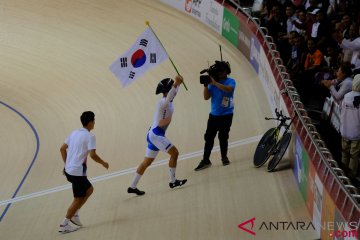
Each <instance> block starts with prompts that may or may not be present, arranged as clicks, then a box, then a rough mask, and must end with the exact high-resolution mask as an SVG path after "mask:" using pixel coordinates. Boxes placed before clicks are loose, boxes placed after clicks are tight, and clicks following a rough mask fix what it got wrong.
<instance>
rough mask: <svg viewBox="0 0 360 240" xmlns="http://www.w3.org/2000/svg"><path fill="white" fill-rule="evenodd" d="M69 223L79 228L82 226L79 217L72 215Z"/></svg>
mask: <svg viewBox="0 0 360 240" xmlns="http://www.w3.org/2000/svg"><path fill="white" fill-rule="evenodd" d="M70 221H71V222H72V223H73V224H75V225H76V226H79V227H82V226H83V225H82V223H81V221H80V216H79V215H74V216H73V217H72V218H71V219H70Z"/></svg>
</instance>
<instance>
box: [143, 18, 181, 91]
mask: <svg viewBox="0 0 360 240" xmlns="http://www.w3.org/2000/svg"><path fill="white" fill-rule="evenodd" d="M145 24H146V25H148V27H149V28H150V29H151V31H152V32H153V33H154V35H155V37H156V38H157V40H158V41H159V43H160V44H161V46H162V47H163V49H164V50H165V52H166V54H167V55H168V57H169V60H170V62H171V64H172V65H173V67H174V68H175V71H176V73H177V74H178V75H180V73H179V71H178V70H177V68H176V66H175V64H174V62H173V61H172V59H171V57H170V55H169V54H168V52H167V51H166V49H165V47H164V45H163V44H162V42H161V41H160V39H159V38H158V36H157V35H156V33H155V32H154V30H153V29H152V27H151V26H150V23H149V21H146V22H145ZM182 84H183V85H184V87H185V89H186V91H187V90H188V89H187V87H186V84H185V82H184V81H183V82H182Z"/></svg>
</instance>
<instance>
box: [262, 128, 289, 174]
mask: <svg viewBox="0 0 360 240" xmlns="http://www.w3.org/2000/svg"><path fill="white" fill-rule="evenodd" d="M291 136H292V133H291V132H287V133H286V134H284V135H283V136H282V138H281V139H280V140H279V143H278V144H277V146H276V149H275V151H276V152H275V154H274V156H273V158H272V159H271V160H270V161H269V164H268V166H267V170H268V172H271V171H273V170H274V169H275V168H276V166H277V165H278V164H279V162H280V160H281V159H282V157H283V156H284V154H285V152H286V149H287V148H288V146H289V143H290V140H291Z"/></svg>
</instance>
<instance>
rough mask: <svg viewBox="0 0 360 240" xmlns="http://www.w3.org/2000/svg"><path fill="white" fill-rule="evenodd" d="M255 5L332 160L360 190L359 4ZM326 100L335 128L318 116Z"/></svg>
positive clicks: (343, 0)
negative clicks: (332, 110) (332, 108)
mask: <svg viewBox="0 0 360 240" xmlns="http://www.w3.org/2000/svg"><path fill="white" fill-rule="evenodd" d="M255 1H257V3H259V1H258V0H255ZM240 2H241V1H240ZM260 2H261V3H262V7H261V8H260V11H258V12H257V13H253V14H254V16H256V17H258V18H259V19H260V23H261V25H262V26H263V27H266V28H267V29H268V35H270V36H271V37H272V39H273V42H274V43H275V44H276V46H277V50H278V51H279V53H280V56H281V58H282V60H283V63H284V66H285V67H286V69H287V72H288V73H289V75H290V78H291V80H292V81H293V83H294V86H295V87H296V89H297V91H298V93H299V95H300V97H301V100H302V102H303V104H304V106H305V109H306V110H308V112H309V114H310V116H311V117H312V119H313V122H314V123H315V125H316V127H317V130H318V132H319V133H320V135H321V136H322V138H323V140H324V141H325V143H326V145H327V147H328V149H329V150H330V152H331V153H332V155H333V157H334V159H335V160H336V161H338V163H339V166H341V168H342V169H343V171H344V172H345V173H346V175H347V176H348V177H349V178H350V179H351V181H352V183H353V184H354V185H355V186H357V187H360V164H359V161H360V154H359V152H360V108H359V104H358V101H359V98H360V75H357V74H360V28H359V24H360V0H262V1H260ZM344 99H347V100H346V102H344V103H343V101H344ZM329 101H330V102H331V104H335V105H336V106H338V108H339V109H340V110H339V111H340V114H339V119H340V120H339V121H340V123H339V125H340V127H339V128H338V129H336V128H334V126H333V125H331V124H330V123H329V120H328V119H327V118H326V116H325V115H324V106H325V105H328V104H329ZM351 104H352V105H351ZM350 105H351V107H352V110H351V111H350V110H349V109H350V108H349V107H350ZM349 111H350V112H351V113H349ZM349 133H351V134H350V135H351V136H350V137H349ZM349 138H350V139H349ZM349 141H350V142H349Z"/></svg>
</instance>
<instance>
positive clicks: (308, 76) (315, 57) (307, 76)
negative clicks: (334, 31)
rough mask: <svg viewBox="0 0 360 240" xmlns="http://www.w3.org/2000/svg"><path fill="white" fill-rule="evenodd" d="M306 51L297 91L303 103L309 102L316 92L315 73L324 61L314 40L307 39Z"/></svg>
mask: <svg viewBox="0 0 360 240" xmlns="http://www.w3.org/2000/svg"><path fill="white" fill-rule="evenodd" d="M307 47H308V53H307V55H306V59H305V64H304V74H303V76H302V79H301V82H300V83H299V89H298V90H299V92H300V96H301V97H302V100H303V102H304V104H309V100H310V99H311V98H313V97H314V96H315V94H316V92H317V91H316V89H315V74H316V73H317V72H319V70H320V68H321V64H323V61H324V55H323V53H322V52H321V51H320V50H319V49H317V48H316V45H315V41H314V40H313V39H308V41H307Z"/></svg>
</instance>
